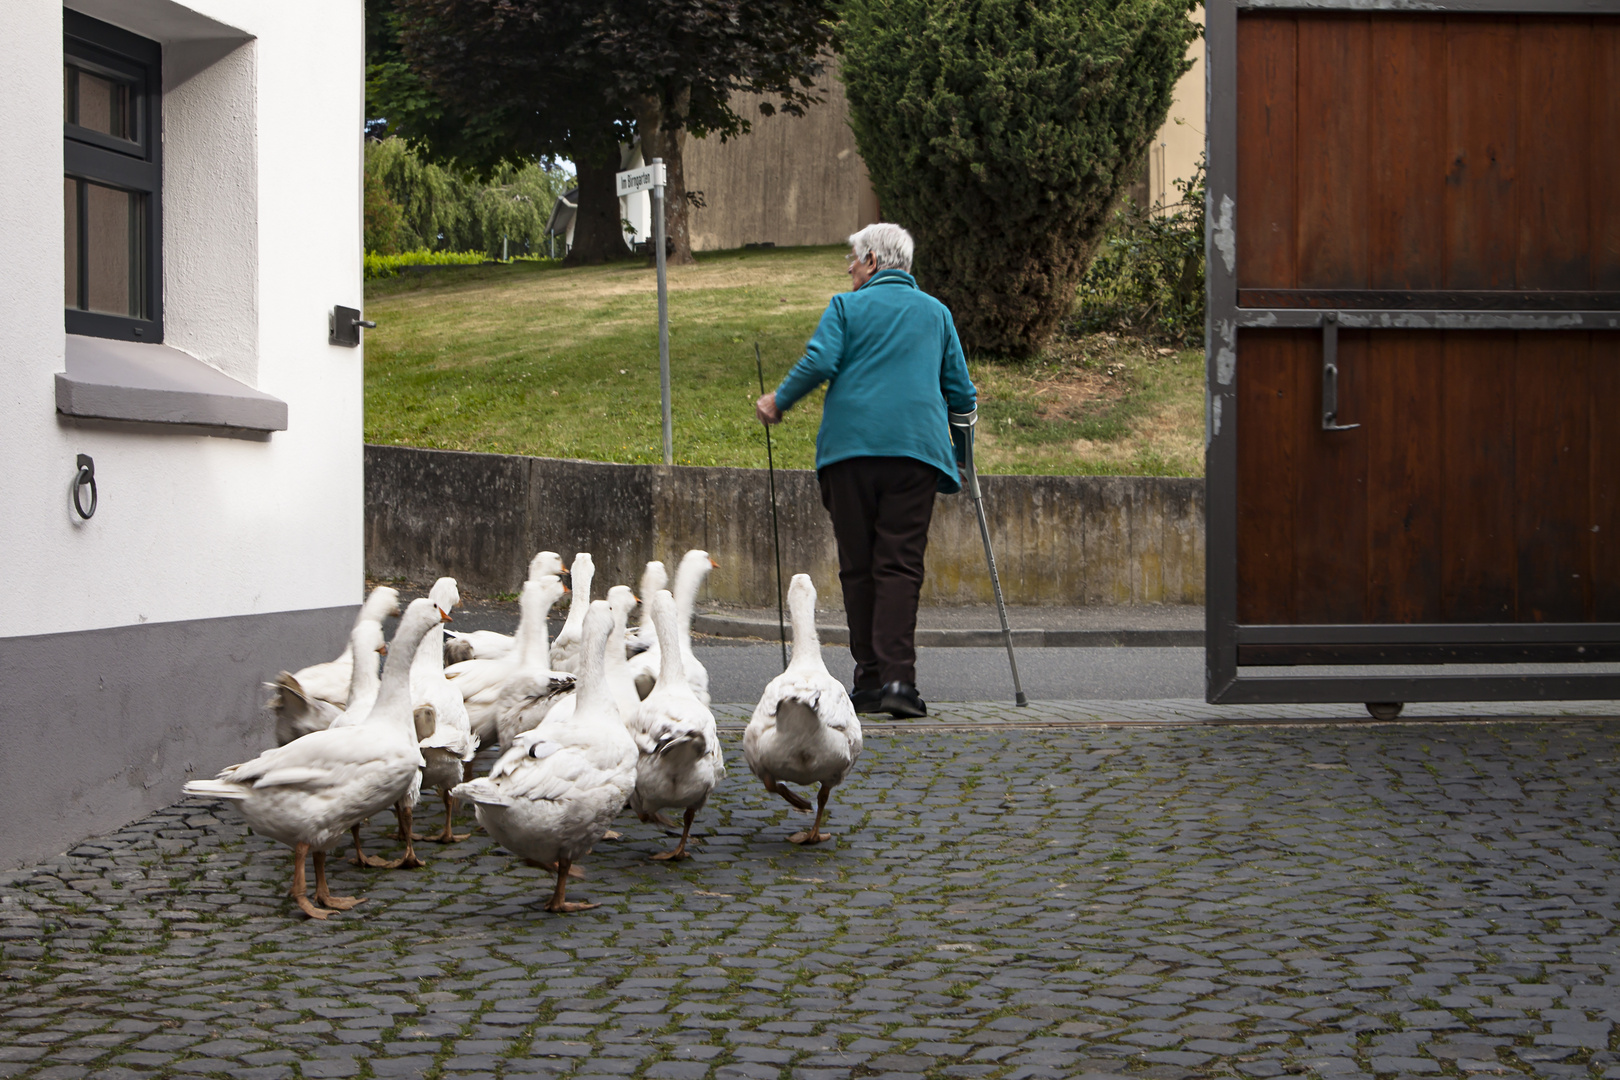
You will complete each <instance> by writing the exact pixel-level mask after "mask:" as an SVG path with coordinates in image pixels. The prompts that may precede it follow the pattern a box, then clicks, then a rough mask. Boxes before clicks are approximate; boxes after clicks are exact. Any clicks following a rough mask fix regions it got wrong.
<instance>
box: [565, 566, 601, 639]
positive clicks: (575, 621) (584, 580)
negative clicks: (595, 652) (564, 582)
mask: <svg viewBox="0 0 1620 1080" xmlns="http://www.w3.org/2000/svg"><path fill="white" fill-rule="evenodd" d="M595 576H596V568H595V567H594V566H592V565H591V564H590V563H589V562H586V561H584V560H582V559H578V558H576V559H575V560H574V571H573V578H574V599H573V602H572V603H570V604H569V605H568V618H567V620H566V625H567V628H568V629H570V630H572V631H574V633H576V634H577V633H579V631H580V628H581V627H582V626H584V625H585V612H586V611H587V610H589V608H590V606H591V578H593V577H595Z"/></svg>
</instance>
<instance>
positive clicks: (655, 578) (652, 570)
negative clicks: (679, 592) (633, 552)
mask: <svg viewBox="0 0 1620 1080" xmlns="http://www.w3.org/2000/svg"><path fill="white" fill-rule="evenodd" d="M668 584H669V576H668V575H667V574H665V573H664V564H663V563H661V562H650V563H648V564H647V569H646V570H644V571H642V574H641V616H640V618H639V619H638V620H637V622H636V625H637V626H638V627H639V628H640V629H641V630H642V631H644V632H645V631H647V630H654V631H656V628H657V624H656V623H655V622H654V621H653V611H652V598H653V594H654V593H656V592H658V591H659V590H660V589H662V588H664V587H665V586H666V585H668Z"/></svg>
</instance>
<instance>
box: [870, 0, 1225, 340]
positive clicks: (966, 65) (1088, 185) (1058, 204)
mask: <svg viewBox="0 0 1620 1080" xmlns="http://www.w3.org/2000/svg"><path fill="white" fill-rule="evenodd" d="M1195 2H1196V0H847V2H846V3H845V5H844V23H843V26H842V27H841V28H840V35H839V36H840V42H841V44H842V47H843V54H844V59H843V65H842V73H843V78H844V83H845V86H846V88H847V91H848V95H849V103H850V111H851V114H852V120H851V125H852V127H853V128H854V131H855V138H856V142H857V144H858V145H859V147H860V151H861V155H862V156H863V157H864V158H865V159H866V166H867V169H868V171H869V173H870V174H871V177H872V184H873V187H874V188H875V189H876V191H877V194H878V198H879V200H880V205H881V206H882V209H883V215H884V217H885V218H887V219H889V220H892V221H896V222H898V223H899V224H901V225H904V226H905V227H906V228H907V229H909V230H910V231H911V233H912V235H913V236H914V237H915V238H916V241H917V254H916V261H915V270H916V275H917V278H918V283H919V284H920V285H922V287H923V288H925V289H927V290H928V291H929V292H931V293H933V294H934V295H935V296H937V297H939V299H940V300H942V301H944V302H945V304H946V305H948V306H949V307H950V309H951V311H952V313H953V314H954V315H955V318H956V325H957V328H958V331H959V332H960V334H961V337H962V341H963V344H964V345H965V346H966V347H967V348H969V349H970V350H974V351H980V352H988V353H996V354H1001V355H1007V356H1028V355H1030V354H1032V353H1035V352H1037V351H1039V350H1040V348H1041V347H1042V345H1043V344H1044V343H1045V341H1046V340H1047V338H1048V337H1049V336H1050V335H1051V333H1052V331H1053V330H1054V329H1055V328H1056V327H1057V324H1058V323H1059V321H1060V320H1062V319H1063V318H1064V317H1065V316H1066V315H1067V314H1068V313H1069V311H1070V310H1071V308H1072V306H1073V303H1074V298H1075V288H1076V286H1077V284H1078V282H1079V279H1080V276H1081V274H1082V273H1084V271H1085V268H1086V266H1087V264H1088V263H1089V262H1090V261H1091V256H1092V254H1093V252H1094V251H1095V250H1096V246H1097V243H1098V241H1099V239H1100V237H1101V234H1102V231H1103V228H1104V226H1105V224H1106V222H1107V219H1108V213H1109V211H1110V210H1111V208H1112V207H1113V205H1114V202H1115V200H1116V198H1117V197H1118V195H1119V194H1120V192H1121V191H1122V190H1123V189H1124V188H1125V187H1126V186H1127V185H1128V184H1129V183H1130V181H1131V180H1132V179H1133V178H1134V177H1135V176H1136V175H1137V174H1138V172H1139V171H1140V169H1141V166H1142V162H1143V159H1144V155H1145V153H1146V151H1147V148H1148V146H1149V144H1150V142H1151V141H1152V138H1153V136H1154V134H1155V133H1156V132H1157V131H1158V129H1159V127H1160V126H1161V125H1162V124H1163V123H1164V120H1165V116H1166V114H1167V112H1168V111H1169V108H1170V102H1171V95H1172V92H1173V90H1174V88H1175V83H1176V80H1177V79H1178V78H1179V77H1180V76H1181V74H1182V73H1183V72H1185V71H1186V70H1187V68H1188V66H1189V64H1188V61H1187V60H1186V58H1185V57H1186V52H1187V46H1188V45H1189V44H1190V43H1191V42H1192V40H1193V39H1194V38H1195V36H1196V35H1197V33H1198V27H1197V25H1196V24H1195V23H1194V22H1192V20H1191V19H1190V18H1188V15H1189V12H1190V11H1191V10H1192V6H1193V4H1194V3H1195Z"/></svg>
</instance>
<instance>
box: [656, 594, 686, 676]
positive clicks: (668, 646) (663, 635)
mask: <svg viewBox="0 0 1620 1080" xmlns="http://www.w3.org/2000/svg"><path fill="white" fill-rule="evenodd" d="M652 617H653V627H654V629H655V630H657V632H658V645H659V648H658V685H659V686H661V687H666V688H667V687H671V686H683V685H685V683H686V660H685V659H684V658H683V657H682V656H681V650H680V647H679V641H678V640H677V637H676V635H677V634H679V633H680V625H679V619H678V618H677V617H676V615H675V605H674V604H673V603H662V604H658V603H655V604H654V605H653V612H652Z"/></svg>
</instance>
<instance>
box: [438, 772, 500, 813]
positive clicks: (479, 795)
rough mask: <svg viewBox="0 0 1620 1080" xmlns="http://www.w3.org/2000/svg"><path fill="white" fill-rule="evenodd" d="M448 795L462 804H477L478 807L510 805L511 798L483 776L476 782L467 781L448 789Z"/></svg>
mask: <svg viewBox="0 0 1620 1080" xmlns="http://www.w3.org/2000/svg"><path fill="white" fill-rule="evenodd" d="M450 795H451V797H452V798H456V799H461V800H462V801H464V802H474V803H478V804H479V805H480V806H511V805H512V799H511V797H510V796H508V795H505V794H503V793H502V792H501V790H500V788H498V787H496V786H495V785H494V784H493V783H491V782H490V781H489V778H488V777H483V776H481V777H479V778H478V779H476V780H469V781H467V782H466V783H464V784H457V785H456V786H455V787H453V788H451V789H450Z"/></svg>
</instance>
